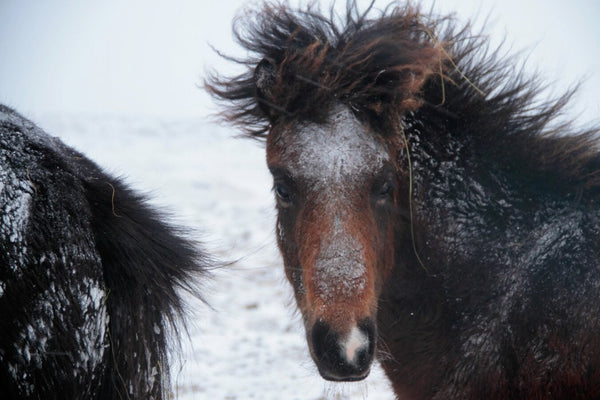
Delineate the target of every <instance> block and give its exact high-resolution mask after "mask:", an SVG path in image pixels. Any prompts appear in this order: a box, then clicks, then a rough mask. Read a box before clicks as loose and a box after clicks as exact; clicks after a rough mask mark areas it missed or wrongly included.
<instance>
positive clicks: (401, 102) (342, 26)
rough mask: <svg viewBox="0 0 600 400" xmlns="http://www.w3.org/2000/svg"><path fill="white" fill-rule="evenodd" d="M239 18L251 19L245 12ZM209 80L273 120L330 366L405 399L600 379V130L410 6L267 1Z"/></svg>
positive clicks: (307, 314)
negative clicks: (239, 70)
mask: <svg viewBox="0 0 600 400" xmlns="http://www.w3.org/2000/svg"><path fill="white" fill-rule="evenodd" d="M238 22H239V21H238ZM236 37H237V40H238V41H239V42H240V43H241V44H242V45H243V46H244V47H245V48H246V49H247V50H248V51H249V53H250V57H249V58H248V59H245V60H239V59H237V60H236V59H233V60H235V61H237V62H240V63H242V64H245V65H246V66H247V71H246V72H245V73H243V74H241V75H239V76H237V77H234V78H224V77H218V76H213V77H212V78H210V79H209V80H208V81H207V88H208V89H209V91H211V92H212V93H213V95H215V96H216V97H217V98H219V99H221V101H223V102H224V103H225V104H226V106H227V107H228V109H227V110H228V111H227V112H226V113H225V116H226V118H227V119H228V120H230V121H233V122H234V123H236V124H238V125H240V126H242V127H243V128H244V129H245V130H246V132H247V133H248V135H249V136H251V137H255V138H261V139H265V140H266V150H267V162H268V166H269V169H270V170H271V172H272V174H273V177H274V192H275V196H276V202H277V210H278V221H277V234H278V235H277V236H278V242H279V247H280V250H281V253H282V255H283V259H284V263H285V269H286V274H287V277H288V279H289V281H290V283H291V284H292V285H293V287H294V291H295V296H296V301H297V304H298V307H299V309H300V310H301V312H302V315H303V320H304V324H305V327H306V337H307V341H308V345H309V349H310V354H311V356H312V358H313V359H314V361H315V363H316V365H317V367H318V369H319V372H320V374H321V375H322V376H323V377H324V378H325V379H329V380H335V381H338V380H339V381H344V380H345V381H348V380H358V379H362V378H364V377H365V376H367V374H368V373H369V368H370V365H371V362H372V360H373V357H374V354H377V356H378V358H379V360H380V361H381V364H382V366H383V368H384V370H385V372H386V374H387V376H388V377H389V379H390V380H391V382H392V384H393V387H394V390H395V392H396V395H397V396H398V398H402V399H525V398H526V399H584V398H585V399H598V398H600V156H599V154H598V148H597V145H598V142H597V130H587V131H582V132H576V131H575V130H574V129H572V128H571V127H570V124H568V123H560V122H558V121H559V120H557V118H556V117H557V116H559V115H560V113H561V110H562V108H563V106H564V105H565V103H566V102H567V100H568V98H569V94H567V95H565V96H563V97H561V98H559V99H558V100H553V101H550V100H544V99H541V98H540V97H541V96H540V95H541V94H542V93H543V90H542V87H541V86H540V85H539V84H538V83H537V82H536V80H532V79H527V78H525V77H523V76H522V75H519V74H515V73H513V70H514V64H515V61H514V59H508V60H502V59H501V58H500V57H499V56H498V52H494V51H489V50H488V48H487V47H486V45H485V41H484V40H483V39H482V37H481V36H477V35H473V34H472V33H471V32H470V30H469V28H468V26H467V27H464V28H458V27H457V24H456V23H455V22H453V20H452V19H451V18H441V17H434V16H432V15H423V14H421V13H420V12H419V11H418V10H417V9H415V8H413V7H411V6H394V7H388V8H387V9H386V10H384V11H381V12H376V11H375V10H374V9H372V8H370V9H369V10H367V11H366V12H359V11H358V9H357V6H356V4H355V3H354V2H349V4H348V10H347V15H346V16H345V17H338V16H336V14H334V12H333V11H332V12H331V13H330V15H329V16H327V15H323V14H321V13H320V11H318V9H316V8H315V7H309V8H308V9H306V10H291V9H290V8H288V7H287V6H276V5H267V6H265V7H264V9H262V11H259V12H257V13H255V14H253V15H251V16H250V17H248V19H247V20H245V21H243V22H242V23H241V24H240V25H238V26H237V29H236Z"/></svg>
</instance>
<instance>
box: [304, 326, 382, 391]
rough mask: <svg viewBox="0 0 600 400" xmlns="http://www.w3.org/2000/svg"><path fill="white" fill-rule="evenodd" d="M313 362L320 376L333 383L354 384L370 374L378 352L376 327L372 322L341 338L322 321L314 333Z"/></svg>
mask: <svg viewBox="0 0 600 400" xmlns="http://www.w3.org/2000/svg"><path fill="white" fill-rule="evenodd" d="M311 340H312V349H313V358H314V360H315V363H316V364H317V367H318V368H319V373H320V374H321V376H322V377H323V378H325V379H328V380H334V381H342V380H344V381H353V380H360V379H363V378H365V377H366V376H367V375H368V374H369V369H370V366H371V361H372V360H373V353H374V349H375V326H374V325H373V323H372V322H371V320H370V319H367V320H365V321H363V322H362V323H361V324H359V325H358V326H354V327H352V328H351V329H350V332H349V333H347V334H345V335H341V334H339V333H337V332H335V331H334V330H332V329H331V328H330V327H329V325H327V324H326V323H325V322H323V321H322V320H318V321H317V322H316V323H315V325H314V326H313V328H312V331H311Z"/></svg>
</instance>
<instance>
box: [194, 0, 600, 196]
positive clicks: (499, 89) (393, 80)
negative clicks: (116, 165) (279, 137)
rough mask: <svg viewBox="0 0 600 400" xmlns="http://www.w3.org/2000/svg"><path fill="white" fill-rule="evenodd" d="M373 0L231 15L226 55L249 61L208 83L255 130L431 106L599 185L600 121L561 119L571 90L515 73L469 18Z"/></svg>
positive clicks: (392, 131) (462, 125) (235, 118)
mask: <svg viewBox="0 0 600 400" xmlns="http://www.w3.org/2000/svg"><path fill="white" fill-rule="evenodd" d="M373 3H374V2H371V4H370V6H369V7H367V9H366V10H365V11H362V12H361V11H360V10H359V8H358V6H357V4H356V1H355V0H351V1H348V2H347V4H346V13H345V16H343V17H340V16H339V15H337V14H336V13H335V12H334V10H333V7H332V8H331V9H330V11H329V15H328V16H327V15H325V14H323V13H322V12H321V11H320V10H319V9H318V8H317V7H316V6H315V5H314V4H313V5H308V6H307V7H306V8H305V9H303V10H294V9H292V8H291V7H289V6H288V5H287V4H285V3H284V4H282V5H275V4H270V3H265V5H264V6H263V8H262V10H259V11H257V12H254V13H250V15H248V13H246V14H245V15H244V16H243V18H242V17H238V18H236V19H235V20H234V36H235V39H236V40H237V42H238V43H239V44H241V45H242V46H243V47H244V48H245V49H246V50H247V51H248V53H249V56H248V57H247V58H245V59H236V58H233V57H229V56H225V55H223V56H224V57H225V58H227V59H229V60H231V61H234V62H237V63H239V64H242V65H244V66H245V67H246V71H245V72H244V73H242V74H240V75H238V76H234V77H222V76H219V75H218V74H212V75H210V76H209V77H208V78H207V80H206V81H205V87H206V89H207V90H208V91H209V93H211V94H212V95H213V96H214V97H215V98H216V99H217V100H219V101H221V102H222V103H223V105H224V112H223V113H222V114H221V116H222V117H223V118H224V119H225V120H226V121H228V122H230V123H233V124H235V125H237V126H239V127H240V128H241V129H242V130H243V131H244V132H245V134H246V135H247V136H249V137H253V138H259V139H262V138H265V137H266V135H267V133H268V130H269V128H270V126H272V125H274V124H281V123H283V124H286V123H290V122H292V121H298V120H308V121H313V122H322V121H324V119H325V118H326V117H327V115H328V112H329V111H330V109H331V107H332V106H333V105H335V104H336V103H343V104H346V105H347V106H348V107H349V108H350V109H351V110H352V111H353V112H354V113H355V115H356V116H357V117H359V118H360V119H361V120H362V121H364V122H365V123H367V124H369V125H370V126H372V127H374V128H375V129H374V130H375V131H376V132H377V133H379V134H381V135H382V136H384V137H385V136H389V135H398V134H400V132H401V131H402V127H401V126H402V125H403V123H402V121H403V119H404V118H409V119H410V118H417V119H418V118H421V119H423V117H425V116H426V117H428V118H432V119H433V120H440V121H443V122H441V123H440V124H442V125H443V124H446V125H448V124H451V125H453V126H454V129H455V130H456V131H462V132H464V134H472V135H473V136H474V137H476V139H477V140H479V141H480V142H481V143H483V144H487V145H488V146H489V147H491V146H493V148H494V152H495V153H497V154H501V156H502V157H506V156H509V155H510V157H509V158H511V159H512V160H513V161H514V160H518V161H515V162H517V163H520V165H521V166H523V165H525V164H526V166H525V168H529V167H531V168H533V169H534V170H536V171H540V172H541V173H546V172H549V173H554V174H558V175H560V177H559V178H560V180H561V181H562V182H569V184H576V185H579V186H582V187H592V186H593V187H600V156H599V155H598V145H597V144H598V132H599V129H598V128H590V129H588V130H585V131H583V132H581V131H577V130H576V129H575V128H573V124H572V123H571V122H569V121H564V120H561V117H562V113H563V110H564V108H565V106H566V105H567V103H568V102H569V99H570V98H571V96H572V95H573V93H574V92H575V90H572V91H569V92H567V93H566V94H564V95H563V96H560V97H558V98H553V99H550V100H547V99H544V97H545V96H544V95H545V87H544V85H543V84H542V83H541V82H540V81H538V80H536V79H533V78H529V77H527V76H526V75H525V74H524V73H523V72H516V73H515V72H514V70H515V63H517V65H518V64H519V63H518V62H517V61H516V60H515V58H514V57H505V56H502V55H501V54H500V50H499V49H497V50H495V51H492V50H490V48H489V45H488V44H487V41H486V39H485V37H484V36H483V35H479V34H473V33H472V32H471V28H470V25H469V24H465V25H463V26H462V27H461V26H457V23H456V21H455V20H454V19H453V18H452V17H443V16H436V15H434V14H433V13H429V14H424V13H422V12H421V11H420V10H419V8H418V7H416V6H413V5H411V4H410V3H407V4H405V5H397V4H394V5H390V6H388V7H387V8H385V9H384V10H376V9H375V8H374V7H373ZM561 121H562V122H561ZM427 123H428V122H427ZM448 130H449V128H448V127H447V126H445V129H444V131H448Z"/></svg>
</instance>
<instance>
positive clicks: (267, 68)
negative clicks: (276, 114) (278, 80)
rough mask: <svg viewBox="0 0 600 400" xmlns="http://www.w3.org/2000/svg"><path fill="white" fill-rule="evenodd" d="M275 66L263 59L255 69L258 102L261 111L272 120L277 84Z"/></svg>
mask: <svg viewBox="0 0 600 400" xmlns="http://www.w3.org/2000/svg"><path fill="white" fill-rule="evenodd" d="M276 68H277V67H276V66H275V64H274V63H273V62H272V61H270V60H267V59H266V58H263V59H262V60H261V61H260V62H259V63H258V65H257V66H256V68H255V69H254V85H255V87H256V101H257V102H258V105H259V106H260V108H261V110H262V111H263V112H264V113H265V115H267V116H268V117H269V119H271V118H272V117H273V110H272V107H271V106H272V105H273V91H272V89H273V85H274V84H275V73H276Z"/></svg>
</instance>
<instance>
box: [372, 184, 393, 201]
mask: <svg viewBox="0 0 600 400" xmlns="http://www.w3.org/2000/svg"><path fill="white" fill-rule="evenodd" d="M393 192H394V184H393V183H392V182H390V181H385V182H383V183H381V184H380V185H379V186H378V187H377V188H376V189H375V195H376V197H377V200H378V201H385V200H388V199H389V198H390V197H391V196H392V193H393Z"/></svg>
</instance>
